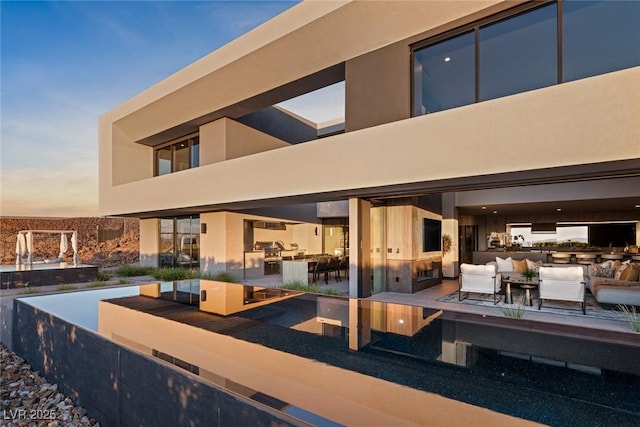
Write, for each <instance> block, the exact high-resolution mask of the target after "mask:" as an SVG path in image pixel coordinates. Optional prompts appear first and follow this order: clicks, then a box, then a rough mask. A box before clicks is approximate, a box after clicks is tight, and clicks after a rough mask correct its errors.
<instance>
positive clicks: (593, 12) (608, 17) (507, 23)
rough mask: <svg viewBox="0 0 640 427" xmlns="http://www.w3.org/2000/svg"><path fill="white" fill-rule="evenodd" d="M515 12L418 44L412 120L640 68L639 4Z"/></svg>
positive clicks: (572, 1)
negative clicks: (495, 99) (566, 83)
mask: <svg viewBox="0 0 640 427" xmlns="http://www.w3.org/2000/svg"><path fill="white" fill-rule="evenodd" d="M511 11H512V15H511V16H505V15H506V14H507V13H503V14H500V15H499V16H496V17H489V18H486V19H483V20H481V21H478V22H476V23H472V24H469V25H467V26H465V27H462V28H460V29H458V30H455V31H453V32H451V33H450V37H448V36H447V34H444V35H440V36H438V37H435V38H433V39H431V40H426V41H424V42H420V43H418V44H416V45H415V46H413V114H414V115H416V116H418V115H422V114H427V113H433V112H437V111H441V110H446V109H449V108H455V107H459V106H462V105H468V104H473V103H475V102H480V101H485V100H489V99H493V98H498V97H501V96H507V95H511V94H515V93H520V92H525V91H528V90H533V89H538V88H542V87H546V86H550V85H553V84H558V83H562V82H564V81H570V80H576V79H580V78H584V77H589V76H593V75H597V74H602V73H607V72H611V71H616V70H620V69H624V68H630V67H634V66H637V65H640V25H638V22H640V1H578V0H562V1H559V2H547V3H545V4H542V5H541V4H540V2H530V3H527V4H524V5H520V6H518V7H516V8H514V9H512V10H511ZM559 17H560V18H561V19H559Z"/></svg>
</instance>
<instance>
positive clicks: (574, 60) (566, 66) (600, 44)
mask: <svg viewBox="0 0 640 427" xmlns="http://www.w3.org/2000/svg"><path fill="white" fill-rule="evenodd" d="M562 27H563V34H562V38H563V40H562V41H563V47H562V49H563V50H562V57H563V58H562V59H563V64H562V73H563V76H562V77H563V81H570V80H576V79H581V78H584V77H589V76H594V75H597V74H602V73H608V72H611V71H616V70H621V69H624V68H631V67H635V66H637V65H640V1H582V0H580V1H565V2H564V4H563V9H562Z"/></svg>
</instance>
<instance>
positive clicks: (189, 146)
mask: <svg viewBox="0 0 640 427" xmlns="http://www.w3.org/2000/svg"><path fill="white" fill-rule="evenodd" d="M199 165H200V142H199V138H198V136H197V135H195V136H190V137H187V138H184V139H181V140H179V141H177V142H173V143H170V144H168V145H165V146H163V147H160V148H158V149H156V159H155V168H156V173H155V175H156V176H159V175H166V174H168V173H173V172H179V171H182V170H185V169H191V168H195V167H197V166H199Z"/></svg>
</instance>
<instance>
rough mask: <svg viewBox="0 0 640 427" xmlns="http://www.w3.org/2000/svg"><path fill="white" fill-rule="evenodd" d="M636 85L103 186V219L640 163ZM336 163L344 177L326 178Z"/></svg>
mask: <svg viewBox="0 0 640 427" xmlns="http://www.w3.org/2000/svg"><path fill="white" fill-rule="evenodd" d="M638 80H640V67H636V68H632V69H628V70H623V71H618V72H614V73H609V74H604V75H600V76H596V77H591V78H588V79H583V80H578V81H574V82H570V83H565V84H562V85H556V86H552V87H547V88H544V89H539V90H534V91H530V92H526V93H521V94H517V95H513V96H507V97H503V98H499V99H494V100H491V101H486V102H482V103H479V104H474V105H468V106H464V107H460V108H455V109H451V110H447V111H442V112H438V113H434V114H429V115H426V116H421V117H415V118H411V119H407V120H401V121H397V122H393V123H388V124H385V125H381V126H376V127H372V128H367V129H362V130H359V131H354V132H348V133H346V134H342V135H337V136H333V137H329V138H324V139H322V140H318V141H314V142H308V143H305V144H298V145H295V146H290V147H286V148H283V149H278V150H272V151H268V152H263V153H257V154H253V155H250V156H246V157H242V158H237V159H233V160H229V161H226V162H221V163H217V164H213V165H207V166H201V167H199V168H194V169H190V170H186V171H182V172H180V173H176V174H171V176H169V175H165V176H161V177H155V178H153V179H147V180H142V181H138V182H131V183H128V184H124V185H121V186H119V187H117V188H108V187H105V186H104V184H103V182H102V181H101V188H102V192H101V195H100V197H101V207H100V209H101V214H103V215H111V214H123V213H135V212H144V211H148V210H154V209H166V208H169V207H180V206H185V207H186V206H197V205H207V204H216V203H226V202H236V201H245V200H259V199H266V198H272V197H284V196H295V195H304V194H313V193H327V192H333V191H337V190H348V189H359V188H371V187H376V186H380V185H389V184H399V183H414V182H421V181H430V180H438V179H450V178H457V177H466V176H474V175H485V174H499V173H504V172H512V171H522V170H535V169H540V168H551V167H560V166H569V165H581V164H588V163H594V162H606V161H616V160H625V159H637V158H639V157H640V144H638V143H637V142H638V141H639V140H640V104H639V103H638V102H637V100H638V99H640V85H638V84H637V82H638ZM337 161H339V163H340V165H341V166H340V168H339V170H340V173H335V174H327V173H320V172H319V170H320V169H318V166H319V165H335V164H336V162H337ZM265 176H268V177H269V180H265V179H264V177H265ZM292 177H295V178H294V179H292ZM203 182H211V183H224V185H210V186H202V185H197V184H196V183H203ZM274 182H277V183H281V184H280V185H274V184H273V183H274ZM285 183H286V185H285ZM160 192H161V193H162V194H163V195H164V197H162V198H159V197H157V194H159V193H160Z"/></svg>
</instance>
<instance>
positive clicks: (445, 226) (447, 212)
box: [442, 193, 460, 278]
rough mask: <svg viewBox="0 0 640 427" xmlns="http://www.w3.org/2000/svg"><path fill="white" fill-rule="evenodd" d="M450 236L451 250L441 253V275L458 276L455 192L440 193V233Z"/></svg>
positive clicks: (458, 260)
mask: <svg viewBox="0 0 640 427" xmlns="http://www.w3.org/2000/svg"><path fill="white" fill-rule="evenodd" d="M445 234H447V235H449V237H450V238H451V250H450V251H449V252H447V253H446V254H445V253H444V251H443V253H442V275H443V276H444V277H446V278H454V277H458V273H459V268H460V254H459V247H458V239H459V233H458V209H456V200H455V193H444V194H443V195H442V235H443V236H444V235H445Z"/></svg>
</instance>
